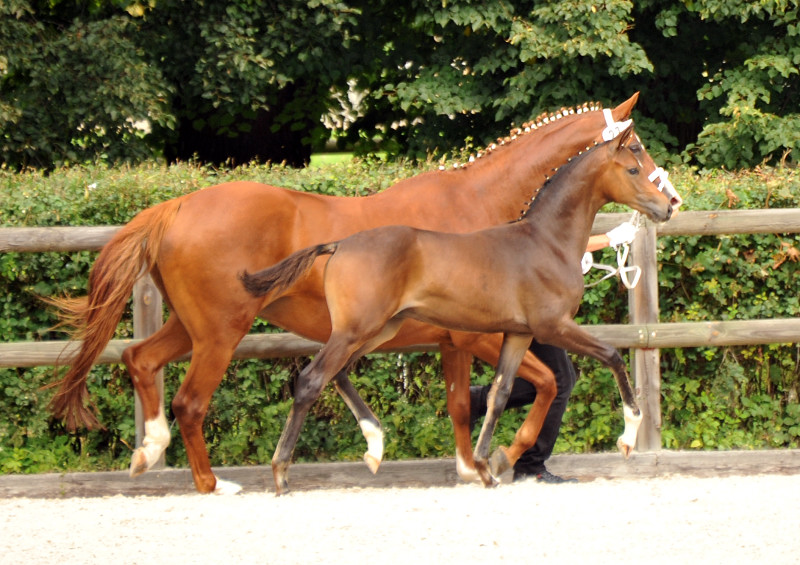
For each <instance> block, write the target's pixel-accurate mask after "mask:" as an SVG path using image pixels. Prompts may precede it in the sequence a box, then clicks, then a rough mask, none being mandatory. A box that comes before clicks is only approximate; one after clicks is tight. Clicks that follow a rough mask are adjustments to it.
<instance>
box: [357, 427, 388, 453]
mask: <svg viewBox="0 0 800 565" xmlns="http://www.w3.org/2000/svg"><path fill="white" fill-rule="evenodd" d="M358 425H359V426H361V433H362V434H364V438H365V439H366V440H367V453H368V454H369V455H370V456H372V457H374V458H375V460H376V461H378V462H380V461H383V431H382V430H381V429H380V428H379V427H378V426H376V425H375V424H373V423H372V422H370V421H369V420H366V419H365V420H359V421H358Z"/></svg>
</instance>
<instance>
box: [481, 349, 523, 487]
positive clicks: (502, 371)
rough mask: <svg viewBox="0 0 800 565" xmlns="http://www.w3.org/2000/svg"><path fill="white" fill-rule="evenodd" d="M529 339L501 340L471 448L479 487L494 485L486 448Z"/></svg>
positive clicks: (487, 448)
mask: <svg viewBox="0 0 800 565" xmlns="http://www.w3.org/2000/svg"><path fill="white" fill-rule="evenodd" d="M532 339H533V336H530V335H520V334H506V335H504V336H503V346H502V348H501V350H500V360H499V362H498V364H497V371H496V373H495V378H494V382H493V383H492V388H491V389H490V390H489V398H488V400H487V410H486V418H485V419H484V421H483V427H482V428H481V434H480V436H479V437H478V443H477V445H476V446H475V453H474V457H475V467H476V468H477V470H478V473H479V474H480V476H481V480H482V481H483V484H484V485H486V486H492V485H494V484H495V483H496V481H495V479H494V477H492V474H491V472H490V470H489V464H488V461H487V460H488V457H489V446H490V443H491V441H492V434H493V433H494V428H495V426H496V425H497V420H498V418H500V415H501V414H502V413H503V409H504V408H505V406H506V402H507V401H508V396H509V394H510V393H511V385H512V384H513V382H514V377H515V376H516V374H517V369H519V365H520V363H521V362H522V358H523V357H524V355H525V352H526V351H527V350H528V347H529V346H530V344H531V340H532Z"/></svg>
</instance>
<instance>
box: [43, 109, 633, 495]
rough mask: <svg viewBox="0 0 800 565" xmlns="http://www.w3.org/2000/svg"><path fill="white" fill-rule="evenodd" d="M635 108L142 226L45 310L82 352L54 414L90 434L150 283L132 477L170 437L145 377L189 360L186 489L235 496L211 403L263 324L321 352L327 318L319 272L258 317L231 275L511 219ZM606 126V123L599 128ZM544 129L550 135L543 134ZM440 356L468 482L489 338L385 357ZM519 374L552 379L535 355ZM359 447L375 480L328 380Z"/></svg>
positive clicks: (218, 193)
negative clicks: (380, 185)
mask: <svg viewBox="0 0 800 565" xmlns="http://www.w3.org/2000/svg"><path fill="white" fill-rule="evenodd" d="M637 97H638V94H635V95H634V96H632V97H631V98H630V99H629V100H627V101H626V102H624V103H622V104H621V105H619V106H618V107H617V108H615V109H613V110H611V111H609V110H604V111H601V110H600V109H599V108H596V107H588V106H587V105H584V106H583V107H579V108H578V109H577V110H563V111H561V112H559V113H558V114H556V115H555V116H553V115H550V116H548V117H543V118H540V122H539V123H538V124H537V123H534V124H530V125H528V126H526V127H524V128H523V129H517V130H515V131H513V132H512V135H511V136H510V137H509V138H506V139H504V140H500V141H498V143H497V144H495V145H493V146H492V147H490V148H489V149H488V150H487V151H486V152H483V153H482V154H479V156H480V157H481V158H479V159H476V160H475V161H474V162H472V163H470V164H469V165H465V166H461V167H458V168H455V169H452V170H447V171H435V172H430V173H425V174H421V175H418V176H415V177H413V178H410V179H406V180H403V181H401V182H399V183H397V184H396V185H394V186H393V187H391V188H389V189H387V190H385V191H383V192H381V193H378V194H375V195H372V196H368V197H358V198H344V197H329V196H323V195H317V194H309V193H303V192H297V191H292V190H286V189H282V188H277V187H274V186H269V185H263V184H258V183H253V182H233V183H227V184H221V185H218V186H214V187H210V188H207V189H204V190H200V191H197V192H194V193H191V194H188V195H185V196H182V197H178V198H175V199H172V200H169V201H166V202H164V203H161V204H159V205H156V206H153V207H151V208H148V209H147V210H144V211H142V212H140V213H139V214H138V215H137V216H136V217H134V218H133V219H132V220H131V221H130V222H129V223H128V224H127V225H125V226H124V227H123V228H122V229H121V230H120V231H119V232H118V233H117V234H116V235H115V236H114V237H113V238H112V239H111V241H110V242H109V243H108V244H106V245H105V246H104V247H103V249H102V250H101V252H100V253H99V255H98V257H97V260H96V261H95V263H94V265H93V267H92V271H91V273H90V277H89V294H88V297H85V298H83V299H74V300H53V303H55V304H56V305H57V306H58V307H59V308H60V309H61V310H62V314H63V315H64V317H65V319H66V320H67V321H68V322H70V323H72V324H73V325H74V326H75V327H76V328H77V329H78V333H77V336H78V337H80V338H82V339H83V343H82V345H81V349H80V351H79V352H78V353H77V355H76V356H75V357H74V359H72V360H71V361H69V363H70V368H69V370H68V371H67V372H66V374H65V376H64V378H63V379H62V380H61V381H60V382H59V383H57V385H58V386H59V389H58V391H57V393H56V395H55V396H54V398H53V401H52V408H53V412H54V414H55V415H56V417H60V418H63V419H64V420H65V423H66V425H67V427H68V428H70V429H72V428H74V427H76V426H78V425H88V426H92V425H97V420H96V417H95V415H94V413H93V411H92V410H90V409H89V408H88V407H87V406H86V405H87V403H88V390H87V387H86V379H87V376H88V373H89V371H90V369H91V366H92V364H93V363H94V362H95V360H96V358H97V356H98V355H99V354H100V353H101V352H102V350H103V348H104V347H105V346H106V344H107V343H108V341H109V340H110V339H111V338H112V337H113V334H114V330H115V328H116V326H117V323H118V321H119V319H120V317H121V315H122V312H123V310H124V307H125V303H126V301H127V300H128V298H129V296H130V293H131V289H132V286H133V283H134V281H135V280H136V279H137V278H138V277H139V276H141V274H142V272H143V271H145V270H146V271H149V273H150V274H151V276H152V277H153V280H154V281H155V283H156V285H157V286H158V288H159V290H160V291H161V294H162V296H163V297H164V300H165V302H166V304H167V306H168V308H169V310H170V315H169V317H168V319H167V321H166V322H165V324H164V326H163V327H162V328H161V329H160V330H159V331H158V332H156V333H155V334H153V335H152V336H151V337H149V338H147V339H145V340H143V341H142V342H140V343H138V344H136V345H133V346H131V347H129V348H128V349H126V350H125V352H124V353H123V361H124V363H125V364H126V366H127V368H128V371H129V372H130V375H131V378H132V381H133V385H134V387H135V388H136V391H137V392H138V394H139V397H140V399H141V403H142V412H143V417H144V419H145V437H144V439H143V442H142V446H141V447H139V448H138V449H136V451H134V453H133V455H132V458H131V476H136V475H138V474H141V473H143V472H144V471H146V470H147V469H149V468H150V467H151V466H152V465H153V464H154V463H155V462H156V461H157V460H158V458H159V456H160V455H161V453H162V452H163V451H164V450H165V449H166V447H167V445H168V444H169V441H170V432H169V427H168V425H167V421H166V417H165V415H164V411H163V403H162V400H161V399H160V398H159V395H158V392H157V389H156V386H155V375H156V373H157V372H158V370H159V369H161V367H163V366H164V365H165V364H166V363H167V362H169V361H171V360H174V359H176V358H178V357H180V356H182V355H185V354H187V353H189V352H190V351H191V353H192V359H191V363H190V366H189V369H188V372H187V374H186V378H185V380H184V382H183V383H182V384H181V386H180V388H179V390H178V392H177V394H176V395H175V398H174V399H173V401H172V408H173V412H174V414H175V417H176V418H177V420H178V423H179V424H180V431H181V435H182V437H183V440H184V443H185V446H186V453H187V457H188V460H189V464H190V466H191V469H192V476H193V479H194V483H195V486H196V488H197V490H199V491H201V492H211V491H216V492H232V491H234V490H236V485H232V484H230V483H226V482H224V481H219V482H218V481H217V478H216V477H215V476H214V474H213V472H212V470H211V466H210V463H209V458H208V452H207V449H206V446H205V442H204V439H203V433H202V423H203V419H204V417H205V414H206V411H207V409H208V405H209V402H210V400H211V396H212V394H213V392H214V390H216V388H217V386H218V385H219V383H220V381H221V380H222V378H223V376H224V374H225V370H226V368H227V367H228V365H229V363H230V360H231V358H232V355H233V352H234V350H235V349H236V346H237V345H238V344H239V342H240V340H241V339H242V337H243V336H244V335H246V334H247V332H248V331H249V330H250V327H251V325H252V323H253V320H254V319H255V318H256V316H261V317H263V318H265V319H267V320H269V321H270V322H271V323H273V324H274V325H276V326H279V327H282V328H284V329H286V330H289V331H292V332H295V333H297V334H299V335H302V336H305V337H307V338H309V339H313V340H316V341H320V342H324V341H326V340H327V339H328V336H329V335H330V316H329V314H328V310H327V306H326V303H325V296H324V294H323V291H322V270H321V269H319V270H317V271H316V272H315V273H314V274H312V276H310V277H308V278H307V279H306V280H305V281H304V282H303V283H302V284H299V285H297V286H296V287H295V288H294V289H293V291H292V292H291V293H288V294H287V295H285V296H283V297H281V298H280V299H279V300H276V301H273V302H270V303H266V302H264V301H263V300H261V299H255V298H253V297H252V296H250V295H249V294H248V293H247V292H245V290H244V289H243V288H242V286H241V284H240V282H239V280H238V279H237V277H236V273H239V272H242V271H243V270H245V269H250V270H255V269H258V268H261V267H263V266H264V265H271V264H274V263H277V262H278V261H279V260H281V259H283V258H284V257H286V256H288V255H289V254H290V253H292V252H293V251H296V250H298V249H302V248H304V247H306V246H309V245H313V244H316V243H320V242H323V241H331V240H334V239H340V238H343V237H346V236H348V235H350V234H352V233H355V232H357V231H361V230H364V229H369V228H373V227H376V226H380V225H388V224H396V223H407V224H412V225H414V226H417V227H424V228H431V229H439V230H445V231H452V232H465V231H469V230H474V229H480V228H483V227H488V226H492V225H497V224H501V223H503V222H508V221H510V220H513V219H515V218H517V217H518V216H519V215H520V210H521V209H524V208H525V207H526V206H527V205H528V204H529V202H530V199H531V198H532V196H533V195H534V194H535V193H536V191H537V190H538V189H539V188H540V187H541V185H542V183H543V182H544V180H545V176H546V175H548V174H551V170H552V169H553V168H554V167H558V166H560V165H561V164H563V163H564V162H566V160H567V158H568V157H570V156H571V155H574V154H575V153H577V151H578V150H579V149H581V148H584V147H586V146H588V145H590V144H591V143H593V142H594V141H596V140H600V139H602V136H603V131H605V130H608V129H609V124H608V123H607V122H608V121H610V122H612V124H611V126H612V129H613V126H614V125H615V124H614V123H613V122H620V121H622V120H625V119H626V118H628V116H629V114H630V112H631V109H632V108H633V106H634V105H635V103H636V100H637ZM609 116H610V117H609ZM545 122H546V123H545ZM420 343H438V344H439V345H440V348H441V352H442V365H443V372H444V375H445V380H446V382H447V394H448V410H449V412H450V414H451V419H452V421H453V428H454V434H455V440H456V446H457V451H456V455H457V460H458V462H459V463H458V468H459V474H460V475H461V476H462V478H464V479H465V480H470V479H473V478H474V477H476V475H475V471H474V463H473V461H472V445H471V442H470V436H469V428H468V421H469V390H468V387H469V368H470V363H471V359H472V357H471V355H475V356H477V357H479V358H480V359H482V360H484V361H486V362H488V363H491V364H495V363H496V362H497V359H498V356H499V351H500V338H499V336H481V337H475V336H474V335H471V334H466V333H460V332H448V331H443V330H440V329H438V328H434V327H433V326H429V325H425V324H421V323H417V322H412V323H409V324H408V325H407V327H405V328H403V330H402V331H401V332H399V333H398V335H397V336H396V337H395V339H394V340H393V341H392V342H390V343H387V347H396V346H403V345H412V344H420ZM520 373H521V374H523V375H528V378H532V377H531V375H535V374H539V373H549V370H548V369H547V367H545V366H544V365H543V364H542V363H541V362H539V361H538V360H537V359H536V358H535V357H533V356H532V355H528V356H526V357H525V359H524V361H523V364H522V366H521V368H520ZM335 383H336V386H337V389H338V390H339V392H340V393H341V394H342V395H343V398H344V399H345V402H346V403H347V405H348V407H349V408H350V409H351V410H352V411H353V413H354V415H355V416H356V418H357V420H358V421H359V424H360V425H361V428H362V430H363V431H364V434H365V436H366V437H367V442H368V453H367V455H366V456H365V459H366V460H367V463H368V464H370V468H371V469H372V470H373V471H374V470H375V469H376V468H377V464H378V463H379V462H380V459H381V457H382V450H383V439H382V432H381V429H380V423H379V422H378V421H377V418H375V416H374V415H373V414H372V413H371V411H370V410H369V408H368V407H367V406H366V404H365V403H364V402H363V400H362V399H361V398H360V397H359V395H358V393H357V392H356V391H355V389H354V388H353V386H352V384H351V383H350V381H349V379H348V378H347V376H346V375H341V376H339V377H337V378H336V380H335Z"/></svg>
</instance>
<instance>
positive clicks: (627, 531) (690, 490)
mask: <svg viewBox="0 0 800 565" xmlns="http://www.w3.org/2000/svg"><path fill="white" fill-rule="evenodd" d="M153 562H161V563H174V564H178V563H180V564H185V563H237V564H238V563H269V564H294V563H297V564H311V563H373V564H394V563H397V564H403V565H422V564H427V563H431V564H437V565H438V564H447V563H477V562H484V563H498V562H502V563H582V564H595V563H615V564H619V563H625V562H631V563H647V564H659V563H664V564H667V563H669V564H675V563H690V562H691V563H698V562H699V563H725V564H726V565H728V564H736V563H743V564H745V563H747V564H751V563H773V564H776V565H777V564H781V565H783V564H789V563H800V475H755V476H734V477H719V478H697V477H687V476H668V477H659V478H648V479H636V478H634V479H610V480H608V479H598V480H594V481H588V482H581V483H578V484H564V485H545V484H537V483H536V482H532V481H528V482H523V483H513V484H505V485H501V486H499V487H498V488H495V489H484V488H482V487H480V486H477V485H460V486H457V487H437V488H368V489H358V488H350V489H338V490H314V491H305V492H294V493H291V494H289V495H287V496H284V497H275V496H274V495H273V494H269V493H263V494H260V493H249V494H240V495H237V496H232V497H220V496H203V495H199V494H182V495H169V496H161V497H150V496H136V497H124V496H112V497H102V498H68V499H59V500H53V499H28V498H7V499H0V563H2V564H4V565H6V564H26V565H37V564H42V565H45V564H46V565H52V564H57V563H65V564H66V563H68V564H83V563H91V564H109V563H115V564H134V563H135V564H145V563H153Z"/></svg>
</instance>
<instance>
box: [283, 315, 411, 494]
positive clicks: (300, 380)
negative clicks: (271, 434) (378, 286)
mask: <svg viewBox="0 0 800 565" xmlns="http://www.w3.org/2000/svg"><path fill="white" fill-rule="evenodd" d="M401 324H402V320H390V321H388V322H386V324H385V325H384V326H383V329H381V330H379V331H378V332H377V334H376V335H375V336H373V337H372V338H371V339H367V340H365V339H364V338H363V337H358V336H355V337H354V335H353V334H352V333H348V332H342V333H339V334H337V333H336V332H334V333H331V337H330V338H329V339H328V343H326V344H325V346H324V347H323V348H322V349H321V350H320V352H319V353H318V354H317V356H316V357H314V360H313V361H311V363H309V364H308V365H307V366H306V368H305V369H303V371H302V372H301V373H300V375H299V376H298V377H297V382H296V383H295V391H294V403H293V404H292V408H291V410H289V417H288V418H287V419H286V424H285V425H284V427H283V432H282V433H281V437H280V440H278V445H277V447H276V448H275V454H274V455H273V456H272V474H273V478H274V480H275V491H276V493H277V494H279V495H280V494H284V493H286V492H288V491H289V464H290V463H291V459H292V453H293V452H294V448H295V445H297V438H298V437H300V430H301V429H302V428H303V421H304V420H305V418H306V415H307V414H308V411H309V409H310V408H311V405H312V404H314V402H315V401H316V400H317V398H319V395H320V393H321V392H322V389H323V388H324V387H325V385H326V384H328V383H329V382H330V381H331V379H333V378H334V377H335V376H336V375H337V373H339V372H340V371H341V370H342V369H343V368H345V367H349V366H350V364H351V363H352V362H353V361H355V360H356V359H358V358H359V357H361V356H362V355H366V354H367V353H369V352H370V351H372V350H373V349H375V348H376V347H377V346H379V345H380V344H382V343H383V342H385V341H388V340H389V339H391V338H392V337H394V336H395V334H397V332H398V330H399V329H400V325H401ZM365 333H367V332H365ZM352 390H353V391H355V389H352ZM362 402H363V401H362ZM376 420H377V419H376Z"/></svg>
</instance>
